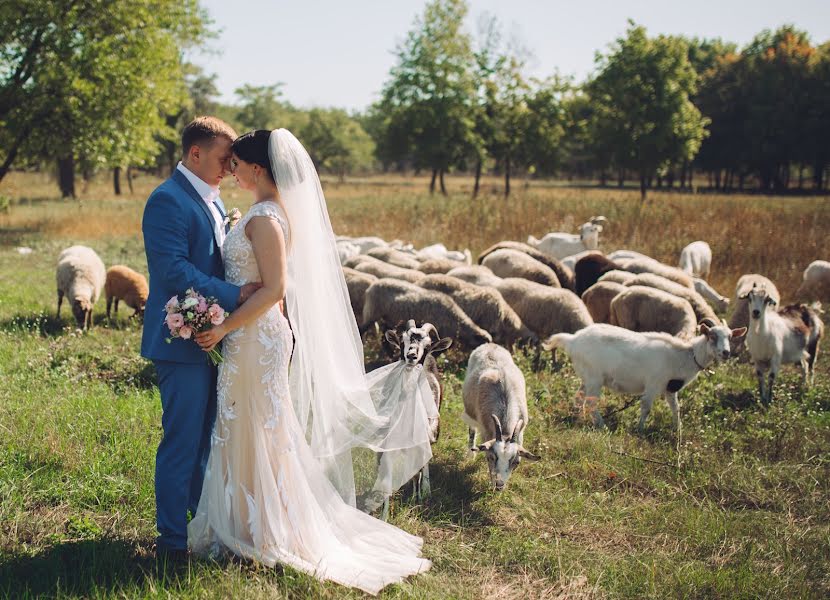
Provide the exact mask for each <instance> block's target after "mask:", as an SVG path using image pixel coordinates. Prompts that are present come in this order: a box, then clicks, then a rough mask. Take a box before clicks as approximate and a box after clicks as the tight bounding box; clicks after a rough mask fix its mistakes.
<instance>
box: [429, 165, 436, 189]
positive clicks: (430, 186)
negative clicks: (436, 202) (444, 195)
mask: <svg viewBox="0 0 830 600" xmlns="http://www.w3.org/2000/svg"><path fill="white" fill-rule="evenodd" d="M436 177H438V169H433V170H432V179H431V180H430V182H429V193H430V194H434V193H435V179H436Z"/></svg>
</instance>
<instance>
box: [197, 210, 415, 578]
mask: <svg viewBox="0 0 830 600" xmlns="http://www.w3.org/2000/svg"><path fill="white" fill-rule="evenodd" d="M254 216H265V217H269V218H273V219H275V220H277V221H278V222H279V223H280V225H281V226H282V228H283V232H284V233H285V236H286V240H287V239H288V234H289V231H288V226H287V220H286V218H285V216H284V214H283V213H282V210H281V208H280V207H279V205H278V204H277V203H275V202H272V201H265V202H259V203H257V204H254V206H253V207H251V209H250V210H249V211H248V213H247V214H246V215H245V216H244V217H243V218H242V219H241V220H240V221H239V222H238V223H237V224H236V225H235V226H234V227H233V228H232V229H231V231H230V232H229V233H228V236H227V238H226V239H225V243H224V246H223V257H224V261H225V274H226V278H227V280H228V281H230V282H231V283H234V284H236V285H242V284H245V283H248V282H251V281H260V276H259V271H258V269H257V264H256V260H255V258H254V253H253V250H252V248H251V243H250V240H248V238H247V236H246V235H245V225H246V224H247V223H248V221H250V219H251V218H253V217H254ZM292 346H293V337H292V333H291V329H290V327H289V325H288V321H287V320H286V319H285V317H284V316H283V314H282V313H281V312H280V310H279V307H278V306H274V307H273V308H271V309H270V310H268V311H267V312H266V313H265V314H263V315H262V316H261V317H259V318H258V319H257V320H256V322H254V323H250V324H248V325H246V326H244V327H241V328H239V329H237V330H235V331H233V332H232V333H230V334H229V335H227V336H226V337H225V339H224V341H223V345H222V355H223V357H224V361H223V362H222V363H221V364H220V366H219V382H218V393H217V402H218V406H217V418H216V423H215V425H214V430H213V434H212V437H211V441H212V447H211V454H210V458H209V461H208V467H207V470H206V474H205V481H204V486H203V488H202V496H201V499H200V502H199V507H198V510H197V512H196V515H195V517H194V518H193V520H192V521H191V523H190V525H189V526H188V543H189V545H190V546H191V548H192V549H193V551H194V552H197V553H200V554H203V555H216V554H217V553H218V552H219V551H220V550H221V549H225V550H226V551H228V550H229V551H230V552H233V553H235V554H238V555H241V556H244V557H247V558H251V559H254V560H257V561H259V562H262V563H264V564H267V565H274V564H276V563H284V564H287V565H290V566H292V567H294V568H296V569H299V570H301V571H304V572H307V573H310V574H312V575H314V576H315V577H317V578H319V579H321V580H332V581H336V582H338V583H341V584H344V585H348V586H353V587H358V588H360V589H362V590H364V591H366V592H369V593H372V594H375V593H377V592H378V591H380V590H381V589H382V588H383V587H384V586H386V585H389V584H391V583H395V582H399V581H401V580H403V579H404V578H405V577H407V576H409V575H413V574H415V573H419V572H423V571H426V570H427V569H429V567H430V562H429V561H428V560H427V559H424V558H420V557H419V555H420V549H421V545H422V540H421V539H420V538H418V537H415V536H412V535H410V534H408V533H406V532H404V531H402V530H400V529H397V528H395V527H393V526H391V525H389V524H387V523H384V522H382V521H379V520H377V519H374V518H372V517H371V516H369V515H366V514H364V513H363V512H361V511H359V510H357V509H355V508H353V507H351V506H349V505H348V504H346V503H345V502H343V501H342V499H341V498H340V495H339V494H338V493H337V491H336V490H335V488H334V487H333V486H332V485H331V483H330V482H329V480H328V478H327V477H326V475H325V473H324V472H323V470H322V468H321V466H320V464H319V463H318V462H317V460H316V459H315V458H314V456H313V454H312V452H311V449H310V448H309V446H308V444H307V443H306V440H305V436H304V435H303V433H302V431H301V430H300V426H299V423H298V421H297V418H296V416H295V414H294V409H293V406H292V402H291V397H290V392H289V381H288V368H289V361H290V358H291V351H292Z"/></svg>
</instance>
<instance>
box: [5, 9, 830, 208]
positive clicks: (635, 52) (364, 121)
mask: <svg viewBox="0 0 830 600" xmlns="http://www.w3.org/2000/svg"><path fill="white" fill-rule="evenodd" d="M467 12H468V7H467V4H466V2H465V0H433V1H432V2H430V3H429V4H427V6H426V7H425V9H424V12H423V14H421V15H420V16H419V17H417V18H416V20H415V22H414V23H413V26H412V28H411V30H410V31H409V32H408V33H407V36H406V38H405V39H404V41H403V42H401V43H400V44H399V46H398V48H397V49H396V61H395V64H394V66H393V67H392V69H391V70H390V72H389V74H388V77H387V79H386V82H385V83H384V86H383V89H382V90H381V97H380V100H378V101H377V102H376V103H374V104H373V105H372V106H370V107H368V108H367V109H366V110H365V111H360V112H357V113H349V112H347V111H345V110H341V109H336V108H331V109H323V108H315V109H310V110H308V109H302V108H298V107H295V106H292V105H291V104H290V103H289V102H287V101H285V99H284V98H283V95H282V90H281V87H282V84H279V83H277V84H274V85H270V86H250V85H246V86H242V87H241V88H239V89H238V90H236V102H234V103H232V104H225V103H221V102H219V101H218V100H217V98H218V96H219V93H218V90H217V89H216V85H215V77H214V76H212V75H210V74H207V73H205V72H203V71H202V70H201V69H199V68H198V67H196V66H194V65H192V64H190V63H188V62H187V61H186V60H185V59H184V56H185V53H186V52H187V51H189V50H192V49H195V48H198V47H199V46H200V45H202V44H205V43H206V41H209V40H210V39H212V37H215V33H214V30H213V28H212V25H213V24H212V22H211V21H210V18H209V15H207V13H206V12H205V11H204V10H203V9H202V8H201V6H200V5H199V2H198V0H138V1H136V0H49V1H48V2H43V1H42V0H17V1H16V2H13V3H2V4H0V181H2V178H3V177H4V176H5V175H6V174H7V173H8V172H9V170H10V169H11V168H13V167H14V168H37V169H42V170H47V169H48V170H52V169H54V170H55V172H56V173H57V181H58V185H59V187H60V189H61V192H62V194H63V195H64V196H74V195H75V193H76V190H75V186H76V183H75V181H76V176H77V174H80V175H81V177H82V179H83V180H88V179H89V178H91V177H92V176H93V175H94V174H95V173H98V172H101V171H111V172H112V176H113V186H114V190H115V192H116V193H120V190H121V177H122V173H123V172H126V174H127V177H126V179H127V182H128V184H129V183H130V182H131V178H130V176H129V175H130V172H131V171H132V170H134V169H136V168H139V169H145V170H154V171H156V172H158V173H159V174H165V173H167V172H169V170H170V169H172V168H173V167H174V166H175V164H176V161H177V160H178V154H179V148H178V146H179V142H178V135H179V131H180V130H181V128H182V127H183V126H184V124H185V123H186V122H188V121H189V120H190V119H192V118H193V117H194V116H196V115H199V114H215V115H217V116H220V117H221V118H223V119H225V120H226V121H228V122H229V123H231V124H232V125H233V126H234V127H236V128H237V130H238V131H240V132H241V131H247V130H250V129H253V128H273V127H288V128H290V129H292V131H294V132H295V133H296V134H297V136H298V137H299V138H300V139H301V140H302V141H303V143H304V144H305V145H306V147H307V148H308V149H309V152H310V154H311V156H312V158H313V159H314V161H315V164H316V165H317V166H318V168H319V169H320V170H321V171H323V172H327V173H332V174H335V175H337V176H339V177H341V178H342V177H344V176H345V175H347V174H353V173H357V172H372V171H377V170H383V171H412V170H414V171H416V172H425V173H427V174H429V175H430V190H431V191H436V190H440V191H441V192H444V193H446V185H445V181H444V177H445V175H447V174H449V173H453V172H456V173H458V172H461V173H466V174H469V176H470V177H472V178H473V179H474V186H473V189H474V191H473V194H474V195H476V194H477V193H478V191H479V189H480V179H481V176H482V175H484V174H488V173H489V174H496V175H498V176H500V177H503V180H504V185H503V189H504V193H505V194H509V193H510V190H511V180H512V178H513V177H516V176H519V177H523V178H524V177H563V178H568V179H576V180H580V181H598V182H599V183H600V184H601V185H620V186H622V185H624V184H625V182H626V181H632V180H633V181H636V182H637V183H638V185H639V187H640V190H641V193H642V195H643V197H645V196H646V193H647V191H648V190H649V189H652V188H654V187H657V188H675V187H680V188H691V187H693V186H704V187H710V188H714V189H717V190H724V191H728V190H733V189H750V188H756V189H760V190H762V191H765V192H772V193H778V192H786V191H788V190H791V189H799V190H802V189H807V188H810V189H813V190H826V189H827V171H828V163H830V145H828V144H827V143H826V140H827V139H828V134H830V109H828V107H830V42H825V43H824V44H821V45H814V44H813V43H812V42H811V40H810V39H809V36H808V35H807V34H806V33H805V32H802V31H799V30H797V29H795V28H794V27H791V26H783V27H781V28H779V29H778V30H776V31H763V32H761V33H759V34H758V35H756V36H755V38H754V39H753V40H752V41H751V42H750V43H749V44H748V45H747V46H746V47H743V48H738V47H737V45H736V44H734V43H731V42H727V41H723V40H720V39H697V38H692V39H688V38H683V37H679V36H667V35H657V36H650V35H649V34H648V32H647V31H646V30H645V28H643V27H642V26H639V25H637V24H635V23H633V22H631V23H630V24H629V27H628V29H627V31H626V32H625V34H624V35H623V36H622V37H620V38H619V39H617V40H616V41H615V42H614V43H613V44H612V45H611V46H609V47H608V49H607V50H606V51H604V52H599V53H597V55H596V62H595V70H594V73H593V74H592V75H591V76H590V77H589V78H588V80H587V81H584V82H581V83H579V84H577V83H575V82H573V81H571V80H569V79H567V78H563V77H560V76H555V75H554V76H551V77H549V78H546V79H534V78H530V77H528V76H527V75H526V71H527V61H528V56H529V52H528V51H527V50H526V49H525V48H523V46H522V44H521V40H516V39H508V38H506V37H505V35H504V33H503V28H502V27H501V25H500V24H499V23H498V22H497V21H496V20H495V19H494V18H491V17H486V16H485V17H483V18H482V19H481V20H480V22H479V24H478V31H477V32H476V35H471V34H470V33H468V32H467V31H466V29H465V26H464V23H465V19H466V17H467Z"/></svg>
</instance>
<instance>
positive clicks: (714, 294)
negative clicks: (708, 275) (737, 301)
mask: <svg viewBox="0 0 830 600" xmlns="http://www.w3.org/2000/svg"><path fill="white" fill-rule="evenodd" d="M692 284H693V285H694V286H695V291H696V292H697V293H698V294H700V295H701V296H703V297H704V298H705V299H706V301H707V302H708V303H709V304H711V305H712V307H713V308H714V309H715V310H716V311H718V312H719V313H725V312H726V311H727V309H728V308H729V298H726V297H725V296H722V295H721V294H719V293H718V291H717V290H716V289H715V288H713V287H712V286H711V285H709V283H708V282H706V280H704V279H701V278H700V277H692Z"/></svg>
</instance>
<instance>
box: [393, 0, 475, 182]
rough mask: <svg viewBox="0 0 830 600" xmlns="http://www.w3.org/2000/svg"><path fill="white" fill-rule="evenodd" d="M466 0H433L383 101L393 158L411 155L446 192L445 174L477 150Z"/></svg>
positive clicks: (405, 49)
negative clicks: (464, 29)
mask: <svg viewBox="0 0 830 600" xmlns="http://www.w3.org/2000/svg"><path fill="white" fill-rule="evenodd" d="M466 14H467V5H466V3H465V2H464V1H463V0H433V1H432V2H430V3H429V4H427V6H426V9H425V11H424V15H423V17H420V18H418V19H416V21H415V26H414V28H413V29H412V30H411V31H410V32H409V34H408V35H407V38H406V40H405V41H404V42H403V43H402V44H401V45H400V46H399V47H398V49H397V56H398V59H397V64H396V65H395V66H394V67H393V68H392V69H391V71H390V77H389V80H388V81H387V83H386V84H385V86H384V89H383V93H382V100H381V106H382V110H383V112H384V113H385V114H386V115H387V119H388V121H387V123H386V127H385V128H384V129H385V135H386V136H387V137H389V136H393V137H394V138H396V141H391V140H390V141H389V142H388V143H385V144H383V147H384V148H387V149H390V150H394V151H395V155H394V156H392V157H391V158H392V159H393V160H407V159H409V160H411V162H412V164H413V165H414V167H415V168H416V169H421V168H428V169H430V171H431V172H432V179H431V181H430V192H434V191H435V183H436V178H438V179H439V180H440V184H441V191H442V193H446V187H445V185H444V174H445V173H446V172H448V171H449V170H450V169H451V168H452V167H453V166H455V165H458V164H462V163H463V161H464V159H465V158H467V157H468V156H470V155H471V154H473V153H474V149H475V148H476V145H477V143H478V142H477V139H476V135H475V119H474V104H475V81H474V78H473V74H472V72H471V69H470V64H471V63H472V60H473V55H472V51H471V49H470V38H469V36H468V35H467V34H466V33H465V32H464V31H463V30H462V26H463V21H464V17H465V15H466Z"/></svg>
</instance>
